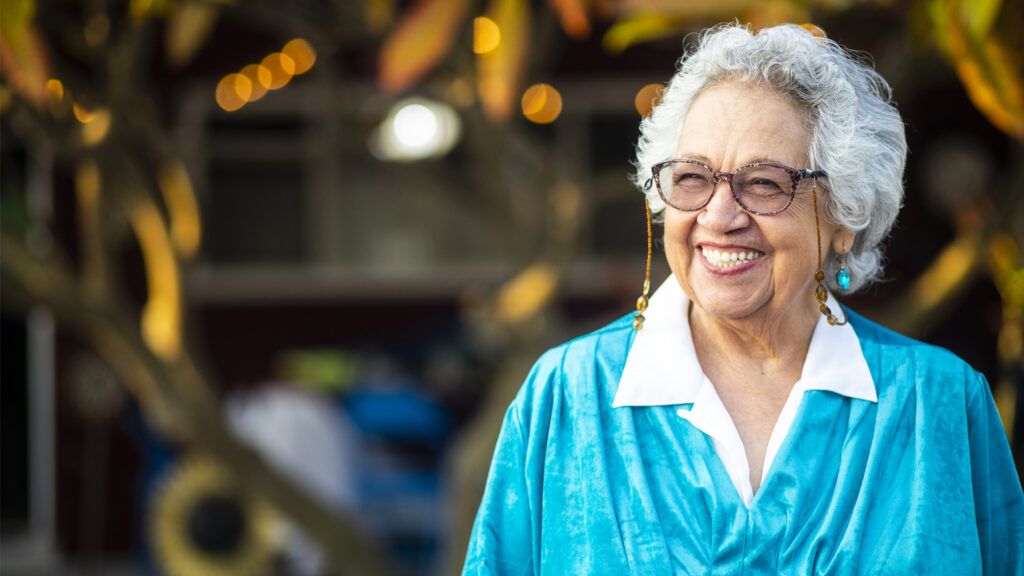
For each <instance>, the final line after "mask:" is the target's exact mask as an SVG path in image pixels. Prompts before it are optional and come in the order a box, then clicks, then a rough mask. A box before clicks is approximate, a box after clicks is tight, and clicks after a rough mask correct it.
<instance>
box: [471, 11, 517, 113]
mask: <svg viewBox="0 0 1024 576" xmlns="http://www.w3.org/2000/svg"><path fill="white" fill-rule="evenodd" d="M487 16H488V17H489V18H490V19H491V20H493V21H494V23H495V24H497V25H498V28H499V29H500V30H501V43H500V44H498V46H497V48H495V49H494V50H491V51H490V52H487V53H486V54H478V55H477V60H476V62H477V89H478V92H479V93H480V103H481V105H482V106H483V109H484V113H485V114H486V115H487V116H488V117H489V118H490V119H492V120H497V121H505V120H508V118H509V117H510V116H511V114H512V111H513V110H514V109H515V108H516V104H518V102H519V87H520V85H521V84H522V79H523V69H524V66H525V64H526V51H527V43H528V41H529V40H528V39H529V32H530V29H529V26H530V4H529V1H528V0H493V1H492V2H491V7H490V9H489V10H488V12H487Z"/></svg>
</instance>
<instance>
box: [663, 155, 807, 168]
mask: <svg viewBox="0 0 1024 576" xmlns="http://www.w3.org/2000/svg"><path fill="white" fill-rule="evenodd" d="M676 157H677V158H687V159H690V160H700V161H701V162H703V163H705V164H707V165H708V166H712V167H713V166H714V163H713V162H711V159H710V158H708V157H707V156H705V155H703V154H687V153H683V154H679V155H678V156H676ZM761 162H768V163H771V164H781V165H783V166H789V164H788V163H786V162H782V161H781V160H775V159H774V158H768V157H757V158H751V159H750V160H747V161H746V162H740V163H739V164H737V168H738V167H740V166H749V165H750V164H759V163H761Z"/></svg>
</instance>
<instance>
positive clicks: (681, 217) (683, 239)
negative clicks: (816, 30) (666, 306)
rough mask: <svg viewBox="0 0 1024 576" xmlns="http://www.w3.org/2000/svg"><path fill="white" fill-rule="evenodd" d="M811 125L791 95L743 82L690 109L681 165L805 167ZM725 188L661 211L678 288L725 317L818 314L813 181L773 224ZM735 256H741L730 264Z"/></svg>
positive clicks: (708, 94)
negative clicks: (702, 202) (686, 206)
mask: <svg viewBox="0 0 1024 576" xmlns="http://www.w3.org/2000/svg"><path fill="white" fill-rule="evenodd" d="M805 124H806V119H805V115H804V112H803V111H802V110H801V109H800V108H798V107H797V105H796V104H795V103H794V102H792V101H791V100H789V99H788V98H787V97H785V96H782V95H779V94H776V93H774V92H769V91H766V90H761V89H757V88H754V87H750V86H747V85H744V84H740V83H723V84H719V85H715V86H712V87H709V88H707V89H706V90H704V91H703V92H702V93H701V94H700V95H699V96H698V97H697V98H696V99H695V100H694V102H693V103H692V104H691V106H690V110H689V112H688V114H687V116H686V120H685V123H684V126H683V130H682V133H681V135H680V138H679V145H678V149H677V152H678V153H677V157H687V158H696V159H699V160H702V161H704V162H705V163H707V164H708V165H709V166H711V168H713V169H714V170H719V171H731V170H735V169H736V168H738V167H740V166H743V165H745V164H749V163H752V162H756V161H762V160H770V161H773V162H777V163H780V164H784V165H786V166H790V167H792V168H796V169H802V168H808V167H809V166H808V162H809V160H808V157H807V151H808V149H809V145H810V134H809V132H808V130H807V129H806V128H805ZM729 186H730V185H729V184H728V183H727V182H725V181H721V182H719V184H718V186H717V187H716V188H715V190H714V194H713V196H712V198H711V201H710V202H709V203H708V204H707V206H705V207H704V208H702V209H700V210H697V211H694V212H684V211H680V210H676V209H674V208H672V207H671V206H666V208H665V252H666V256H667V258H668V263H669V266H670V268H671V269H672V273H673V275H674V276H675V277H676V280H677V281H678V282H679V284H680V286H682V288H683V290H684V291H685V292H686V294H687V296H689V298H690V300H691V301H692V302H694V303H695V304H696V305H698V306H700V307H701V308H702V309H703V310H704V311H705V312H707V313H710V314H711V315H712V316H715V317H719V318H730V319H746V318H756V317H760V316H763V315H765V314H766V313H767V314H768V316H767V317H768V318H774V317H776V316H775V315H777V314H787V313H789V312H792V311H797V310H809V311H811V313H814V312H813V311H814V310H816V307H817V303H816V302H815V300H814V292H813V285H814V272H815V270H817V267H818V265H817V262H816V260H817V251H816V248H815V233H814V211H813V210H814V209H813V200H812V197H811V193H810V192H811V181H810V180H809V179H805V180H803V181H802V183H801V185H800V187H799V189H798V191H797V194H796V197H795V198H794V200H793V203H792V204H790V206H789V207H788V208H787V209H786V210H785V211H784V212H782V213H780V214H775V215H772V216H757V215H753V214H749V213H747V212H744V211H743V209H742V208H740V206H739V204H737V203H736V200H735V198H734V197H733V195H732V191H731V189H730V187H729ZM821 227H822V229H821V238H822V249H823V250H827V247H828V246H829V243H830V241H831V238H832V235H833V232H834V227H832V226H831V225H829V224H828V223H827V222H826V221H825V219H824V218H823V219H822V220H821ZM733 253H736V254H743V255H744V256H742V257H741V256H738V257H737V260H738V262H737V261H732V260H731V256H729V255H731V254H733ZM751 254H752V255H753V259H749V260H745V259H746V258H748V257H749V256H750V255H751ZM726 258H728V261H726ZM744 260H745V261H744Z"/></svg>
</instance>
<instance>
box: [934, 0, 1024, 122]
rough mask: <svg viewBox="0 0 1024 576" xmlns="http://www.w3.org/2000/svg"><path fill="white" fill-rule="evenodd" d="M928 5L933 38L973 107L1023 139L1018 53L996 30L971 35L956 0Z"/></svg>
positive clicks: (1023, 88)
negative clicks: (952, 68)
mask: <svg viewBox="0 0 1024 576" xmlns="http://www.w3.org/2000/svg"><path fill="white" fill-rule="evenodd" d="M930 8H931V10H930V14H931V17H932V24H933V34H934V35H935V37H936V38H935V39H936V41H937V42H938V44H939V46H940V47H941V48H943V50H944V52H945V53H946V57H947V58H949V60H950V61H951V62H952V64H953V66H954V67H955V69H956V73H957V75H958V76H959V77H960V82H961V83H962V84H963V85H964V89H966V90H967V96H968V97H969V98H970V99H971V102H972V103H973V104H974V106H975V108H977V109H978V110H979V111H980V112H981V113H982V114H984V115H985V117H986V118H988V120H989V122H991V123H992V124H993V125H994V126H995V127H997V128H999V129H1000V130H1002V131H1003V132H1005V133H1007V134H1009V135H1010V136H1012V137H1014V138H1016V139H1018V140H1024V83H1022V79H1021V74H1020V70H1021V63H1020V60H1019V57H1016V56H1015V55H1014V54H1013V53H1012V52H1011V51H1010V50H1009V49H1008V48H1007V46H1006V44H1005V42H1004V41H1003V40H1002V39H1001V38H999V37H998V36H996V35H995V34H990V35H989V36H987V37H983V38H976V37H974V36H972V35H971V34H970V31H969V28H968V26H969V24H970V23H969V22H967V21H966V20H965V16H964V13H963V11H962V10H960V9H959V8H960V3H959V2H956V1H950V2H945V3H942V2H933V3H932V4H931V6H930ZM1009 28H1010V29H1015V27H1012V26H1011V27H1009Z"/></svg>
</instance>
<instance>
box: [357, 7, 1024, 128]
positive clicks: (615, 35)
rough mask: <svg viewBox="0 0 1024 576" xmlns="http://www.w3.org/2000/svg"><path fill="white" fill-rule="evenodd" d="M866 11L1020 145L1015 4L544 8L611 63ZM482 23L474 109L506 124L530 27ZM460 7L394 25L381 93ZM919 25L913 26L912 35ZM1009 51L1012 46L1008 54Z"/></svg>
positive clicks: (451, 25) (498, 12) (431, 46)
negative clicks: (708, 37) (945, 68)
mask: <svg viewBox="0 0 1024 576" xmlns="http://www.w3.org/2000/svg"><path fill="white" fill-rule="evenodd" d="M382 4H387V5H389V6H390V5H391V4H390V3H384V2H369V3H368V4H367V15H366V17H367V20H368V21H369V22H371V23H372V28H373V29H375V30H379V29H381V28H382V24H381V21H382V20H383V18H382V17H381V16H380V15H379V14H380V13H381V12H383V11H384V9H383V8H382ZM864 4H871V5H875V6H877V7H879V8H883V9H889V10H893V11H900V12H902V13H903V14H904V17H905V18H907V19H908V20H909V19H912V18H921V17H920V16H918V15H919V14H924V15H925V18H926V21H925V22H923V23H920V22H918V23H915V24H914V25H913V26H912V28H913V29H915V30H917V31H919V32H920V33H922V34H925V35H927V38H926V40H927V41H929V42H931V43H932V44H934V45H935V46H936V47H937V48H938V49H939V50H940V51H941V52H942V54H943V55H944V56H945V58H946V59H947V60H948V61H949V63H950V65H951V66H953V68H954V69H955V70H956V72H957V75H958V76H959V78H960V81H961V82H962V84H963V85H964V89H965V90H966V91H967V93H968V95H969V96H970V98H971V101H972V102H973V103H974V105H975V106H976V107H977V108H978V110H979V111H981V112H982V114H984V115H985V117H986V118H988V119H989V121H991V122H992V123H993V124H994V125H995V126H997V127H998V128H999V129H1000V130H1002V131H1003V132H1006V133H1007V134H1009V135H1011V136H1013V137H1014V138H1016V139H1018V140H1024V86H1022V76H1021V70H1022V62H1024V58H1022V53H1021V47H1020V45H1019V33H1020V30H1022V29H1024V13H1022V9H1021V7H1020V5H1019V3H1017V4H1016V5H1014V4H1015V3H1005V4H1004V3H1003V2H1002V1H1001V0H980V1H967V0H916V2H910V3H907V2H903V3H896V2H889V1H886V0H864V1H861V2H852V1H846V2H844V1H838V0H810V1H808V0H777V1H774V2H764V1H757V0H691V1H688V2H674V1H668V0H621V1H618V2H615V1H611V0H606V1H604V2H592V3H588V2H582V1H579V0H550V2H549V5H550V9H551V10H553V11H554V12H555V13H556V14H557V16H558V18H559V22H560V23H561V26H562V29H563V31H564V32H565V34H566V35H567V36H569V37H571V38H576V39H579V38H584V37H586V36H588V35H589V34H590V31H591V28H592V25H591V19H592V18H600V19H605V20H608V21H609V27H608V29H607V30H606V31H605V32H604V35H603V37H602V46H604V48H605V49H606V50H607V51H609V52H612V53H619V52H622V51H624V50H626V49H627V48H629V47H630V46H634V45H636V44H640V43H644V42H650V41H654V40H660V39H663V38H669V37H672V38H677V37H680V36H682V35H684V34H685V33H687V32H690V31H692V30H694V29H699V28H700V27H703V26H707V25H711V24H715V23H718V22H722V21H729V20H733V19H738V20H739V21H741V22H747V23H750V24H751V25H753V26H755V27H761V26H771V25H774V24H779V23H783V22H804V21H807V20H808V19H810V18H811V17H812V15H813V13H816V12H817V13H833V12H841V11H843V10H848V9H850V8H852V7H854V6H857V5H864ZM485 5H486V10H485V13H486V14H488V15H489V16H491V17H492V19H493V20H494V21H495V22H496V23H497V24H498V28H499V29H500V30H501V43H500V44H499V46H498V48H497V49H496V50H495V51H493V52H488V53H486V54H481V55H477V59H478V82H479V85H478V90H479V94H480V97H481V99H482V101H483V107H484V110H485V112H486V113H487V114H488V116H489V117H490V118H492V119H494V120H507V119H508V117H509V114H510V110H511V104H510V102H511V101H512V100H514V99H512V98H510V96H509V95H515V94H518V93H519V92H520V91H521V88H522V86H521V82H522V72H523V69H522V64H523V62H525V61H527V60H528V58H529V55H528V52H529V50H530V47H531V44H530V42H529V40H528V39H529V36H530V33H531V32H530V28H531V22H530V17H529V6H530V3H529V2H528V1H526V0H490V1H488V2H486V3H485ZM467 8H468V0H457V1H456V2H443V1H442V0H424V1H421V2H419V3H417V4H416V6H415V7H414V8H413V9H411V10H409V12H408V13H407V14H404V15H402V16H401V17H400V18H399V20H398V22H397V24H396V25H395V26H394V27H393V29H392V30H390V31H389V32H388V34H387V36H386V39H385V42H384V47H383V49H382V50H381V57H380V62H379V70H380V76H379V83H380V86H381V88H382V89H384V90H386V91H391V92H401V91H403V90H406V89H408V88H409V87H410V86H412V85H413V84H415V83H416V82H418V81H420V80H422V79H423V78H424V77H425V76H426V75H427V74H428V73H429V72H430V71H432V70H433V69H435V68H436V67H437V66H438V65H439V64H440V63H441V62H442V61H443V60H444V59H445V58H446V57H447V56H449V52H450V50H451V49H452V47H453V46H455V44H456V43H455V42H454V39H455V38H456V37H457V36H458V34H459V33H460V30H465V29H467V28H468V23H467V15H468V14H470V13H471V12H472V11H471V10H467ZM922 24H923V25H922ZM1014 41H1016V42H1017V44H1016V45H1015V44H1014Z"/></svg>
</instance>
